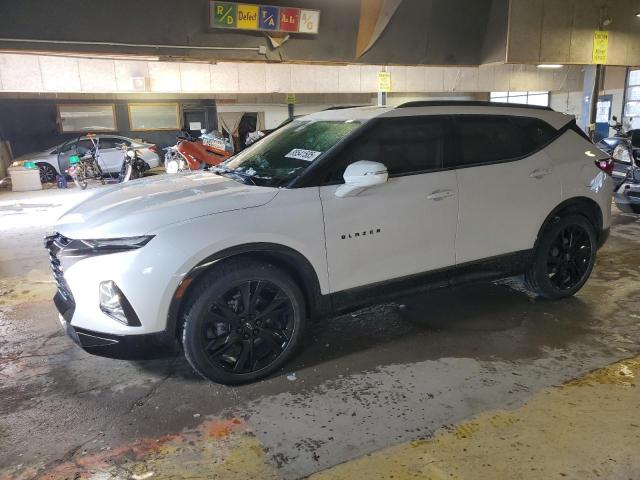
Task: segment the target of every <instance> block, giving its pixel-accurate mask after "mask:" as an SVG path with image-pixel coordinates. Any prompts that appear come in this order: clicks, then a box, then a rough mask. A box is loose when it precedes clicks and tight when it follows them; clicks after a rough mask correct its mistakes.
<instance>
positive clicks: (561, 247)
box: [525, 214, 597, 300]
mask: <svg viewBox="0 0 640 480" xmlns="http://www.w3.org/2000/svg"><path fill="white" fill-rule="evenodd" d="M596 250H597V237H596V230H595V228H594V226H593V224H592V223H591V222H590V221H589V220H588V219H587V218H586V217H584V216H582V215H580V214H570V215H567V216H565V217H561V218H558V219H556V220H554V221H553V222H552V223H551V224H550V225H548V226H547V227H546V228H545V230H544V231H543V232H542V233H541V235H540V238H539V240H538V242H537V246H536V250H535V253H534V259H533V263H532V265H531V267H530V268H529V270H528V271H527V273H526V274H525V280H526V283H527V285H528V287H529V289H530V290H532V291H533V292H534V293H535V294H537V295H539V296H541V297H543V298H547V299H550V300H555V299H560V298H565V297H569V296H571V295H573V294H574V293H576V292H577V291H578V290H580V288H582V286H583V285H584V284H585V282H586V281H587V279H588V278H589V275H590V274H591V271H592V270H593V266H594V264H595V260H596Z"/></svg>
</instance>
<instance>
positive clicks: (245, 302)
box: [182, 260, 306, 385]
mask: <svg viewBox="0 0 640 480" xmlns="http://www.w3.org/2000/svg"><path fill="white" fill-rule="evenodd" d="M184 311H185V314H184V317H183V319H184V324H183V328H182V345H183V348H184V353H185V356H186V358H187V360H188V361H189V363H190V364H191V366H192V367H193V369H194V370H195V371H196V373H198V374H199V375H201V376H202V377H204V378H207V379H209V380H212V381H214V382H218V383H223V384H227V385H236V384H241V383H247V382H252V381H255V380H257V379H260V378H263V377H266V376H268V375H270V374H271V373H273V372H275V371H276V370H278V369H280V368H281V367H282V366H283V365H284V364H285V363H286V362H287V361H288V360H289V359H290V358H291V356H292V355H293V354H294V353H295V350H296V349H297V347H298V346H299V344H300V341H301V338H302V336H303V333H304V329H305V324H306V310H305V302H304V297H303V295H302V292H301V291H300V288H299V287H298V286H297V285H296V283H295V282H294V281H293V280H292V278H291V277H290V276H289V275H288V274H286V273H285V272H283V271H282V270H280V269H279V268H278V267H276V266H274V265H271V264H269V263H262V262H256V261H249V260H232V261H228V262H226V263H224V264H222V265H220V266H218V267H215V268H214V270H212V271H211V272H209V273H207V274H205V276H204V277H203V278H202V279H201V280H200V281H199V282H198V284H197V285H196V286H195V287H194V290H193V291H192V292H191V293H190V294H189V300H188V301H187V305H186V307H185V310H184Z"/></svg>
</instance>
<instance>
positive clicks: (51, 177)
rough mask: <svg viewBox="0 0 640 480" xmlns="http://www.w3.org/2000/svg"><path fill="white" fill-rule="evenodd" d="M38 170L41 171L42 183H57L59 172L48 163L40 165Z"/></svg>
mask: <svg viewBox="0 0 640 480" xmlns="http://www.w3.org/2000/svg"><path fill="white" fill-rule="evenodd" d="M37 165H38V170H39V171H40V182H42V183H53V182H55V181H56V176H57V175H58V172H57V171H56V169H55V168H53V167H52V166H51V165H49V164H48V163H38V164H37Z"/></svg>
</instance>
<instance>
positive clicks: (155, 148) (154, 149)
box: [149, 145, 158, 153]
mask: <svg viewBox="0 0 640 480" xmlns="http://www.w3.org/2000/svg"><path fill="white" fill-rule="evenodd" d="M149 150H151V151H152V152H153V153H158V148H157V147H156V146H155V145H149Z"/></svg>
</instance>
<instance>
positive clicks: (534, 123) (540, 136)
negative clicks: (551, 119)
mask: <svg viewBox="0 0 640 480" xmlns="http://www.w3.org/2000/svg"><path fill="white" fill-rule="evenodd" d="M512 121H513V123H515V124H516V125H518V127H520V128H522V129H523V130H524V134H525V136H526V138H527V140H528V142H529V145H528V148H529V149H531V150H537V149H538V148H540V147H542V146H544V145H546V144H547V143H549V142H550V141H551V140H553V138H554V137H555V135H556V133H557V131H556V129H555V128H553V127H552V126H551V125H549V124H548V123H547V122H545V121H544V120H540V119H539V118H529V117H512Z"/></svg>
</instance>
